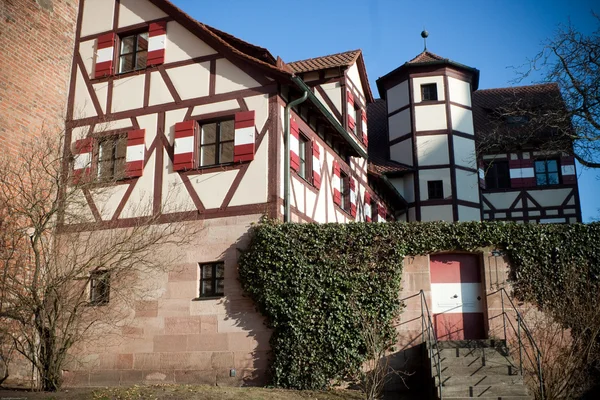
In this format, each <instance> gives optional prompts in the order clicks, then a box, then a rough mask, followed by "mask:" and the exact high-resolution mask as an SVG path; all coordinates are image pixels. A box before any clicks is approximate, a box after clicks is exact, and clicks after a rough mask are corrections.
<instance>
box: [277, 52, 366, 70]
mask: <svg viewBox="0 0 600 400" xmlns="http://www.w3.org/2000/svg"><path fill="white" fill-rule="evenodd" d="M360 54H361V51H360V50H351V51H345V52H343V53H337V54H330V55H328V56H322V57H315V58H309V59H306V60H300V61H293V62H290V63H288V65H289V66H290V67H291V68H292V70H293V71H294V72H295V73H303V72H311V71H319V70H321V69H327V68H337V67H349V66H351V65H352V64H354V62H355V61H356V59H357V58H358V56H360Z"/></svg>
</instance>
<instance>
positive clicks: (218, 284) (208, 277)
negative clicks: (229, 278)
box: [200, 262, 225, 297]
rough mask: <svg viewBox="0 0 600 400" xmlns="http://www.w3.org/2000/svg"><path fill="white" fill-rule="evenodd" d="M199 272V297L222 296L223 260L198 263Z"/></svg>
mask: <svg viewBox="0 0 600 400" xmlns="http://www.w3.org/2000/svg"><path fill="white" fill-rule="evenodd" d="M200 274H201V276H200V297H217V296H223V294H224V275H225V264H224V263H223V262H215V263H208V264H200Z"/></svg>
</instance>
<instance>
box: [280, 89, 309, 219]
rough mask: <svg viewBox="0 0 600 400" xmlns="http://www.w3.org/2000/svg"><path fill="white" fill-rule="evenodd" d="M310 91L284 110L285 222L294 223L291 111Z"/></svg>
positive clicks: (304, 99) (305, 92)
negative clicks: (292, 210)
mask: <svg viewBox="0 0 600 400" xmlns="http://www.w3.org/2000/svg"><path fill="white" fill-rule="evenodd" d="M309 93H310V90H304V93H303V94H302V97H300V98H299V99H296V100H294V101H292V102H290V103H288V104H287V105H286V106H285V108H284V110H283V124H284V125H283V153H284V158H283V160H284V164H283V170H284V171H285V172H284V174H283V209H284V212H283V221H284V222H292V219H291V215H290V214H291V204H290V183H291V177H290V174H291V172H290V109H291V108H292V107H294V106H296V105H298V104H300V103H303V102H305V101H306V99H307V98H308V94H309Z"/></svg>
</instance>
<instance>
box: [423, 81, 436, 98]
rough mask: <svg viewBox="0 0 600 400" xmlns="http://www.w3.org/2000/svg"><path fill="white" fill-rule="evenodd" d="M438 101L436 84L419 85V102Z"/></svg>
mask: <svg viewBox="0 0 600 400" xmlns="http://www.w3.org/2000/svg"><path fill="white" fill-rule="evenodd" d="M437 99H438V94H437V84H436V83H428V84H426V85H421V101H436V100H437Z"/></svg>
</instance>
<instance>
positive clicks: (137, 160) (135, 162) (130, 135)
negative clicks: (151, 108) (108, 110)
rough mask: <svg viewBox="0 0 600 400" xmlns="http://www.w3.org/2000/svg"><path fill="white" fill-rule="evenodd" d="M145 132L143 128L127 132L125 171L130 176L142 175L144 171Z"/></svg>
mask: <svg viewBox="0 0 600 400" xmlns="http://www.w3.org/2000/svg"><path fill="white" fill-rule="evenodd" d="M145 132H146V130H145V129H136V130H133V131H129V132H127V155H126V158H125V173H126V175H127V176H128V177H130V178H136V177H139V176H142V173H143V172H144V157H145V155H146V146H145V144H144V135H145Z"/></svg>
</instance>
